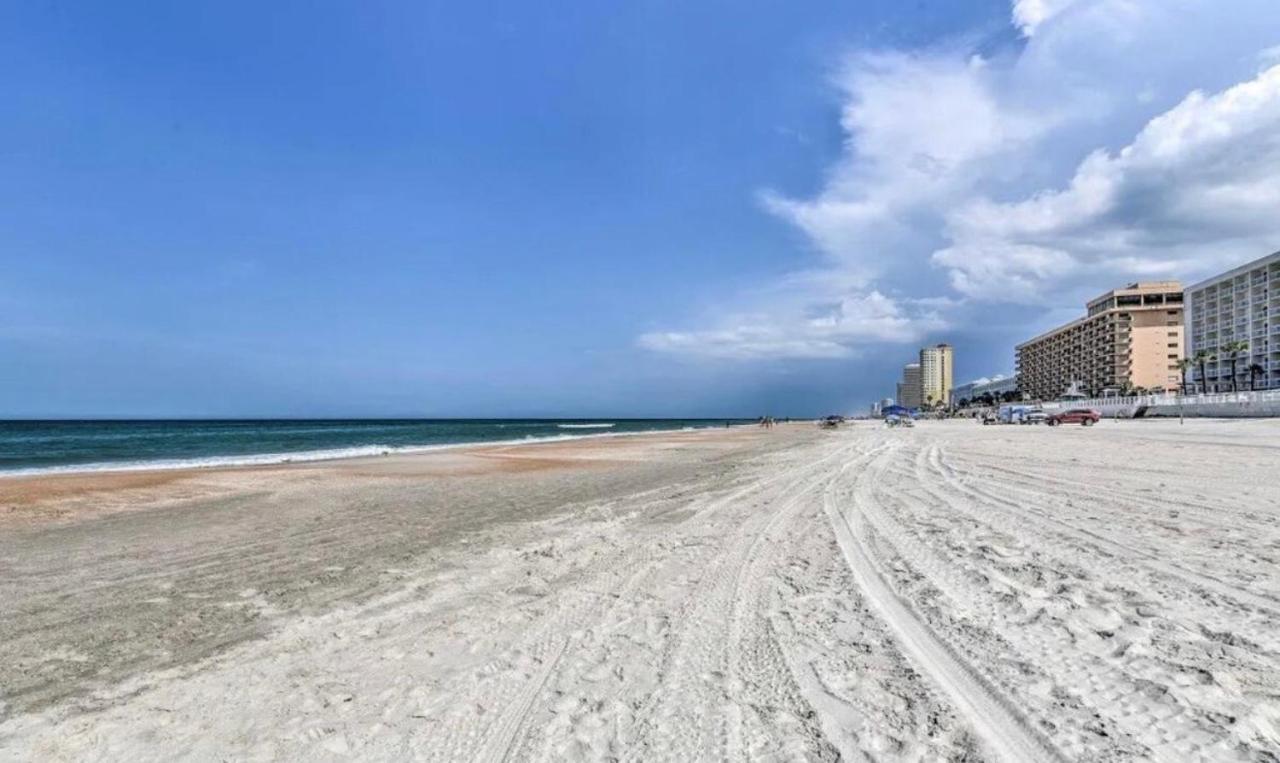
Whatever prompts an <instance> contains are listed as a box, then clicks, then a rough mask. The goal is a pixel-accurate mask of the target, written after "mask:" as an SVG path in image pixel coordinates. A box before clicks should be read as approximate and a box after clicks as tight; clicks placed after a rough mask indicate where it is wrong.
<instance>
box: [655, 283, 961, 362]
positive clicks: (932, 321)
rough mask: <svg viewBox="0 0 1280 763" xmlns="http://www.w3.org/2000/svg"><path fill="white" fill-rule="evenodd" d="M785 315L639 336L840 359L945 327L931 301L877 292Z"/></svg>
mask: <svg viewBox="0 0 1280 763" xmlns="http://www.w3.org/2000/svg"><path fill="white" fill-rule="evenodd" d="M796 307H798V308H799V309H798V310H796V311H795V312H793V313H792V314H789V315H779V314H778V313H777V312H771V313H767V314H745V315H736V316H731V317H730V318H729V319H728V320H726V321H725V322H724V325H721V326H719V327H716V328H712V329H704V330H699V331H662V332H652V333H648V334H644V335H642V336H641V337H640V345H641V346H642V347H647V348H649V349H651V350H659V351H663V352H671V353H679V354H687V355H696V356H703V357H714V358H729V359H737V360H745V359H778V358H843V357H848V356H850V355H852V354H853V352H854V350H853V347H854V346H856V345H857V344H859V343H862V342H868V341H870V342H911V341H916V340H918V339H919V338H920V337H921V336H922V335H923V333H924V332H926V331H929V330H936V329H939V328H942V327H943V326H945V323H944V322H943V320H942V319H941V318H940V317H939V316H938V314H937V310H936V305H935V304H933V303H931V302H929V301H923V302H912V303H909V304H906V305H904V304H902V303H900V302H898V301H896V300H894V299H891V298H890V297H887V296H885V295H884V294H881V293H880V292H878V291H871V292H869V293H867V294H862V295H857V294H850V295H847V296H844V297H842V298H839V299H837V300H836V301H834V302H830V303H827V304H823V305H797V306H796Z"/></svg>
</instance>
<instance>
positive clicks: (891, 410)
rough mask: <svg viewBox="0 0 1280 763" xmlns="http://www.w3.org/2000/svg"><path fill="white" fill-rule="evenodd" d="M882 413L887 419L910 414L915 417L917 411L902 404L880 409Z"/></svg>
mask: <svg viewBox="0 0 1280 763" xmlns="http://www.w3.org/2000/svg"><path fill="white" fill-rule="evenodd" d="M880 415H881V416H884V417H885V418H886V419H887V418H889V417H890V416H910V417H911V418H915V416H916V412H915V411H913V410H911V409H910V408H907V407H906V406H902V405H890V406H888V407H886V408H884V409H882V410H881V411H880Z"/></svg>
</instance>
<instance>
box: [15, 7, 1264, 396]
mask: <svg viewBox="0 0 1280 763" xmlns="http://www.w3.org/2000/svg"><path fill="white" fill-rule="evenodd" d="M609 5H613V6H614V7H608V6H609ZM1175 5H1179V7H1178V8H1176V9H1173V10H1170V8H1169V6H1170V4H1168V3H1155V2H1150V3H1147V2H1138V1H1137V0H1125V2H1120V1H1119V0H1116V1H1115V2H1105V1H1102V0H1098V1H1092V0H1018V1H1017V2H1015V3H1014V4H1013V5H1010V4H1009V3H1008V2H973V3H963V4H962V3H943V2H938V3H918V4H909V3H898V2H860V3H850V2H847V1H844V2H814V3H806V4H796V3H784V2H765V3H753V4H748V5H744V4H741V3H731V2H703V3H676V2H661V3H659V2H636V3H625V4H623V3H620V4H603V3H523V4H516V3H497V2H492V3H468V4H463V3H458V4H437V3H385V2H384V3H361V4H350V3H300V2H299V3H289V2H281V3H271V4H261V3H236V2H225V3H217V4H205V6H204V7H202V8H193V7H189V6H187V7H183V6H181V5H168V4H157V3H132V2H118V3H111V4H98V5H96V6H95V5H92V4H90V5H86V6H84V7H73V6H71V5H68V4H57V3H28V4H9V5H7V6H5V7H4V9H3V10H0V93H3V99H4V100H3V104H4V105H3V109H2V110H0V416H237V415H246V416H269V415H288V416H320V415H335V416H345V415H421V416H510V415H547V416H561V415H584V416H597V415H599V416H611V415H612V416H621V415H638V416H662V415H676V416H690V415H708V416H723V415H755V414H757V413H761V412H765V411H771V412H773V413H775V414H777V415H804V414H819V413H825V412H828V411H832V410H851V409H853V408H855V407H859V408H860V407H861V406H862V405H863V404H864V403H865V402H867V401H870V400H872V399H874V398H877V397H879V396H881V395H882V394H884V393H886V392H888V391H890V390H891V389H892V385H893V381H894V376H895V374H896V370H895V369H896V368H897V367H898V366H900V365H901V364H902V363H903V362H905V361H907V360H909V359H911V357H912V355H913V354H914V350H915V348H916V347H918V346H919V344H921V343H923V342H926V341H943V340H946V341H950V342H951V343H952V344H954V345H956V347H957V376H958V377H960V378H973V377H976V376H981V375H987V374H991V373H997V372H1007V371H1009V370H1010V368H1011V366H1012V346H1013V344H1014V343H1015V342H1016V341H1018V340H1020V339H1022V338H1025V337H1027V336H1029V335H1031V333H1034V331H1035V330H1037V329H1038V328H1042V327H1044V326H1048V325H1050V324H1051V323H1052V322H1053V321H1056V320H1061V319H1062V318H1063V317H1070V316H1071V315H1072V314H1073V311H1075V310H1078V309H1079V308H1078V305H1080V304H1081V302H1082V300H1083V298H1084V297H1085V296H1087V295H1089V294H1091V293H1093V292H1100V291H1103V290H1105V289H1106V288H1110V287H1112V286H1114V285H1117V284H1118V283H1119V282H1121V281H1123V280H1124V279H1130V278H1133V277H1136V276H1146V275H1158V276H1162V277H1163V276H1174V277H1186V278H1191V277H1195V276H1197V275H1203V274H1206V273H1208V272H1212V271H1213V270H1214V269H1215V268H1217V267H1219V266H1220V265H1224V264H1230V262H1232V261H1235V260H1238V259H1248V258H1251V257H1255V256H1261V255H1263V254H1266V253H1268V252H1270V251H1274V250H1275V249H1280V238H1277V235H1276V234H1277V232H1278V230H1280V214H1276V210H1278V209H1280V191H1278V189H1277V188H1276V185H1275V184H1276V178H1277V177H1280V173H1278V172H1276V170H1280V146H1278V145H1276V144H1277V141H1276V140H1275V139H1274V136H1275V135H1277V134H1280V108H1278V107H1277V105H1276V104H1277V103H1280V84H1278V83H1277V81H1278V80H1280V74H1275V75H1273V72H1274V71H1275V70H1274V69H1273V68H1272V67H1274V66H1275V64H1277V63H1280V47H1277V46H1280V18H1277V17H1278V16H1280V14H1278V13H1277V12H1276V11H1275V10H1274V7H1273V6H1272V5H1271V4H1270V3H1268V2H1261V1H1259V2H1240V3H1238V4H1237V3H1233V4H1231V5H1233V6H1235V7H1234V8H1233V9H1232V10H1233V12H1232V13H1225V12H1223V11H1222V10H1221V8H1222V6H1220V5H1217V4H1210V3H1207V2H1203V3H1202V2H1194V1H1193V0H1182V1H1181V2H1180V3H1177V4H1175ZM1175 11H1176V12H1175ZM1197 92H1198V93H1199V94H1198V95H1197ZM1182 179H1187V182H1182ZM1175 186H1176V187H1177V188H1183V189H1186V191H1185V193H1183V192H1178V193H1173V192H1171V191H1169V190H1168V188H1169V187H1175ZM1162 189H1163V190H1162ZM1268 247H1269V248H1268Z"/></svg>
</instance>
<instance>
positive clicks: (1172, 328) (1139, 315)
mask: <svg viewBox="0 0 1280 763" xmlns="http://www.w3.org/2000/svg"><path fill="white" fill-rule="evenodd" d="M1088 308H1089V313H1088V315H1086V316H1085V317H1083V318H1080V319H1078V320H1074V321H1072V322H1070V323H1068V324H1065V325H1063V326H1059V327H1058V328H1056V329H1053V330H1052V331H1048V332H1046V333H1044V334H1041V335H1040V336H1038V337H1036V338H1035V339H1030V340H1028V341H1026V342H1023V343H1022V344H1020V345H1018V349H1017V352H1018V389H1019V390H1020V391H1021V392H1022V393H1023V394H1025V395H1027V396H1029V397H1032V398H1035V399H1039V400H1056V399H1058V397H1060V396H1061V395H1062V394H1063V393H1065V392H1066V391H1067V389H1068V388H1070V387H1072V386H1073V385H1075V386H1076V387H1078V388H1079V389H1080V390H1081V391H1083V392H1085V393H1086V394H1091V395H1101V394H1106V393H1107V392H1108V391H1115V392H1122V391H1124V390H1125V389H1129V388H1137V387H1142V388H1144V389H1165V390H1173V389H1177V388H1178V381H1179V373H1178V361H1179V360H1181V359H1182V285H1181V284H1179V283H1178V282H1177V281H1154V282H1149V283H1132V284H1129V285H1128V286H1126V287H1124V288H1123V289H1114V290H1112V291H1109V292H1107V293H1106V294H1103V295H1102V296H1100V297H1098V298H1097V299H1093V300H1091V301H1090V302H1089V305H1088Z"/></svg>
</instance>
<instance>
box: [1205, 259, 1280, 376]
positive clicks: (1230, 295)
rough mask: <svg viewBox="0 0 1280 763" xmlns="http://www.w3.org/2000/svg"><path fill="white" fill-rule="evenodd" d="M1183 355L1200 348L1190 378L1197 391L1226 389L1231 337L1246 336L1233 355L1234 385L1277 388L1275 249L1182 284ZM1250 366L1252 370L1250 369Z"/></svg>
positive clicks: (1279, 329) (1279, 339)
mask: <svg viewBox="0 0 1280 763" xmlns="http://www.w3.org/2000/svg"><path fill="white" fill-rule="evenodd" d="M1186 300H1187V301H1186V307H1187V357H1189V358H1194V357H1195V356H1196V354H1197V353H1199V352H1201V351H1205V352H1208V353H1210V354H1211V355H1213V356H1214V358H1215V359H1214V360H1213V361H1210V362H1206V363H1205V368H1204V371H1205V377H1206V378H1204V379H1201V378H1200V368H1199V364H1198V363H1197V364H1196V365H1195V366H1194V367H1193V368H1192V369H1191V371H1190V372H1189V373H1188V375H1187V378H1188V381H1189V382H1192V381H1194V383H1195V384H1196V385H1197V386H1198V387H1199V388H1200V389H1201V390H1202V391H1210V392H1212V391H1227V390H1230V389H1231V386H1232V385H1231V353H1230V351H1229V350H1227V349H1226V348H1227V346H1228V345H1230V344H1231V343H1232V342H1237V341H1239V342H1247V343H1248V345H1249V347H1248V349H1246V350H1244V351H1242V352H1240V353H1239V354H1238V356H1237V357H1236V378H1237V382H1236V384H1237V387H1238V388H1239V389H1249V387H1250V385H1251V384H1252V385H1253V386H1254V387H1255V388H1256V389H1275V388H1280V252H1276V253H1275V254H1271V255H1268V256H1266V257H1263V258H1262V259H1259V260H1254V261H1253V262H1250V263H1248V264H1246V265H1241V266H1240V267H1238V268H1235V269H1233V270H1228V271H1227V272H1225V273H1222V274H1221V275H1217V276H1214V277H1213V278H1210V279H1208V280H1205V281H1201V282H1200V283H1198V284H1195V285H1194V286H1190V287H1188V288H1187V290H1186ZM1251 368H1252V371H1251V370H1250V369H1251Z"/></svg>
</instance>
